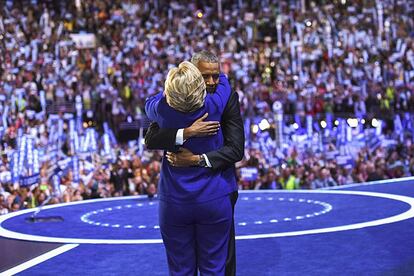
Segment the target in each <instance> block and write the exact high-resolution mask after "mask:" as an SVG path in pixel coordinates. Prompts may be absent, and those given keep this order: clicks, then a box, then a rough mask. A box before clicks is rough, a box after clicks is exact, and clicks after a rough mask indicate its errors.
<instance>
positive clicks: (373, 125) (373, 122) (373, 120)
mask: <svg viewBox="0 0 414 276" xmlns="http://www.w3.org/2000/svg"><path fill="white" fill-rule="evenodd" d="M371 125H372V127H375V128H377V127H379V121H378V120H377V119H375V118H373V119H372V121H371Z"/></svg>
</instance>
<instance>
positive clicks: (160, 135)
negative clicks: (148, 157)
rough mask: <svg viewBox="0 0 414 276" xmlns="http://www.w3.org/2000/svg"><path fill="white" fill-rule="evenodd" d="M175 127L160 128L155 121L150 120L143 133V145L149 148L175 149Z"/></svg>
mask: <svg viewBox="0 0 414 276" xmlns="http://www.w3.org/2000/svg"><path fill="white" fill-rule="evenodd" d="M177 131H178V129H176V128H160V127H159V125H158V124H157V123H155V122H152V123H151V124H150V126H149V128H148V130H147V133H146V134H145V145H146V146H147V148H148V149H150V150H155V149H160V150H168V151H176V150H177V147H176V136H177Z"/></svg>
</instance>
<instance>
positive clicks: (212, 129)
mask: <svg viewBox="0 0 414 276" xmlns="http://www.w3.org/2000/svg"><path fill="white" fill-rule="evenodd" d="M207 116H208V113H206V114H204V115H203V116H202V117H200V118H199V119H197V120H196V121H195V122H194V123H193V124H192V125H191V126H189V127H187V128H184V129H176V128H160V127H159V125H158V124H157V123H154V122H152V123H151V124H150V126H149V128H148V130H147V133H146V134H145V145H146V146H147V148H148V149H151V150H154V149H159V150H168V151H172V152H175V151H177V149H178V146H181V145H182V144H183V143H184V141H185V140H187V139H189V138H191V137H201V136H209V135H215V134H217V131H218V129H219V127H220V123H219V122H216V121H208V122H204V120H205V119H206V118H207Z"/></svg>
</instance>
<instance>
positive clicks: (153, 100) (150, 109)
mask: <svg viewBox="0 0 414 276" xmlns="http://www.w3.org/2000/svg"><path fill="white" fill-rule="evenodd" d="M162 97H163V92H160V93H158V94H156V95H154V96H150V97H148V98H147V99H146V101H145V113H146V114H147V116H148V119H150V120H151V121H155V122H156V121H157V119H158V105H159V103H160V101H161V99H162Z"/></svg>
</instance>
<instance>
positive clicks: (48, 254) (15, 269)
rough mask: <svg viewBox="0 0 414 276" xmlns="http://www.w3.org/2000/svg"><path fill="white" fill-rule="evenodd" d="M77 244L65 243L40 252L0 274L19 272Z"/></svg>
mask: <svg viewBox="0 0 414 276" xmlns="http://www.w3.org/2000/svg"><path fill="white" fill-rule="evenodd" d="M78 245H79V244H65V245H62V246H61V247H58V248H56V249H53V250H51V251H49V252H46V253H45V254H42V255H40V256H38V257H36V258H33V259H31V260H29V261H27V262H24V263H22V264H19V265H17V266H15V267H13V268H10V269H9V270H6V271H4V272H2V273H0V276H6V275H7V276H8V275H15V274H17V273H19V272H22V271H23V270H26V269H28V268H31V267H32V266H35V265H38V264H40V263H43V262H45V261H47V260H49V259H51V258H54V257H56V256H58V255H60V254H63V253H65V252H66V251H69V250H72V249H73V248H75V247H77V246H78Z"/></svg>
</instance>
